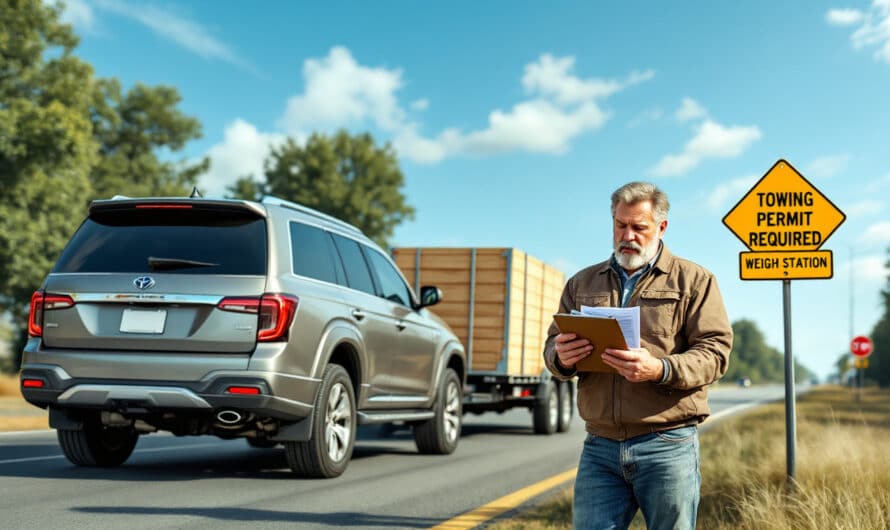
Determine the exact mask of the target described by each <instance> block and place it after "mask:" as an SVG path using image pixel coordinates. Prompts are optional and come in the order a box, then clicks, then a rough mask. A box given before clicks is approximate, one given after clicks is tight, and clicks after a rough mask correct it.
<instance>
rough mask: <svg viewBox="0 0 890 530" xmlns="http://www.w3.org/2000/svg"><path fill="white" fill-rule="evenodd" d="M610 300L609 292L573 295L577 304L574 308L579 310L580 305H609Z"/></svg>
mask: <svg viewBox="0 0 890 530" xmlns="http://www.w3.org/2000/svg"><path fill="white" fill-rule="evenodd" d="M611 302H612V295H611V294H609V293H595V294H585V295H580V296H576V297H575V303H576V304H578V307H576V308H575V309H577V310H579V311H580V310H581V306H582V305H586V306H588V307H609V306H611Z"/></svg>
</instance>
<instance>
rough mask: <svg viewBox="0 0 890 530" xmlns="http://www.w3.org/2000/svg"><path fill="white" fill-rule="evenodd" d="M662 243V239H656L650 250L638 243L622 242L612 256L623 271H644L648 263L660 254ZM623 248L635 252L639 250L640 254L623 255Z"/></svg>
mask: <svg viewBox="0 0 890 530" xmlns="http://www.w3.org/2000/svg"><path fill="white" fill-rule="evenodd" d="M660 242H661V240H660V239H655V240H653V241H652V244H650V245H649V247H648V248H644V247H641V246H640V245H637V244H636V243H625V242H621V243H619V244H618V245H617V246H616V247H615V251H614V252H613V253H612V254H613V255H614V256H615V261H617V262H618V265H619V266H620V267H621V268H622V269H625V270H629V271H635V270H638V269H642V268H643V267H645V266H646V264H647V263H649V262H650V261H652V258H654V257H655V254H657V253H658V245H659V243H660ZM622 248H631V249H634V250H638V251H639V252H640V253H639V254H623V253H621V249H622Z"/></svg>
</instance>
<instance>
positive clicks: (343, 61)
mask: <svg viewBox="0 0 890 530" xmlns="http://www.w3.org/2000/svg"><path fill="white" fill-rule="evenodd" d="M303 77H304V78H305V80H306V90H305V92H304V93H303V94H300V95H297V96H293V97H291V98H290V99H289V100H288V102H287V109H286V110H285V112H284V116H283V117H282V118H281V120H279V126H280V127H281V128H282V129H284V130H285V131H287V132H289V133H292V134H293V133H297V132H304V131H307V130H311V129H315V128H335V127H344V126H347V125H354V124H357V123H360V122H362V121H364V120H372V121H373V122H374V124H375V125H377V126H378V127H380V128H381V129H383V130H384V131H388V132H392V131H395V130H397V129H399V128H401V126H402V125H403V123H404V119H405V112H404V111H403V110H402V108H401V107H400V106H399V103H398V100H397V98H396V94H395V93H396V91H397V90H399V89H400V88H401V87H402V72H401V70H387V69H386V68H369V67H366V66H362V65H360V64H358V62H356V60H355V59H354V58H353V57H352V54H351V53H350V52H349V50H348V49H346V48H344V47H342V46H337V47H334V48H331V51H330V52H329V53H328V56H327V57H324V58H322V59H307V60H306V62H305V63H304V64H303Z"/></svg>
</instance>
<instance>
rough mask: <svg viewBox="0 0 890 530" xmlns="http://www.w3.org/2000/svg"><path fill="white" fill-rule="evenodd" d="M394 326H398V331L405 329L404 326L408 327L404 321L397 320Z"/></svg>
mask: <svg viewBox="0 0 890 530" xmlns="http://www.w3.org/2000/svg"><path fill="white" fill-rule="evenodd" d="M396 327H397V328H399V331H405V328H406V327H408V326H407V325H406V324H405V323H404V322H402V321H401V320H399V323H398V324H396Z"/></svg>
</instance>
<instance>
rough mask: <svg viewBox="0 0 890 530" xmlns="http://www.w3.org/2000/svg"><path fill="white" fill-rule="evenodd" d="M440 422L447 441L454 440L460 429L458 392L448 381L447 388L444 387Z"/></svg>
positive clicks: (455, 386) (454, 385)
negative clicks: (443, 401)
mask: <svg viewBox="0 0 890 530" xmlns="http://www.w3.org/2000/svg"><path fill="white" fill-rule="evenodd" d="M442 423H443V425H444V427H445V438H446V439H447V440H448V442H449V443H450V442H453V441H454V440H456V439H457V435H458V434H459V431H460V393H459V392H458V390H457V385H456V384H454V383H453V382H452V383H449V384H448V388H446V389H445V411H444V414H442Z"/></svg>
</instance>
